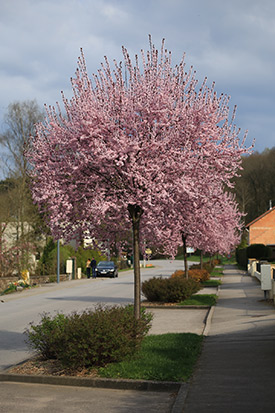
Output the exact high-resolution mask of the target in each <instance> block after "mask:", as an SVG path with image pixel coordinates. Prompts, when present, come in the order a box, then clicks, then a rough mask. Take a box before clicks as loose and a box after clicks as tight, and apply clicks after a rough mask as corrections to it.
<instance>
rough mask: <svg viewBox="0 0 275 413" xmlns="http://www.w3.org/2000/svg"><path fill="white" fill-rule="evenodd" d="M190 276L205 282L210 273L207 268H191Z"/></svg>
mask: <svg viewBox="0 0 275 413" xmlns="http://www.w3.org/2000/svg"><path fill="white" fill-rule="evenodd" d="M188 276H189V278H192V279H193V280H195V281H197V282H203V281H207V280H209V279H210V274H209V272H208V271H207V270H205V269H202V270H201V269H200V268H198V269H190V270H189V271H188Z"/></svg>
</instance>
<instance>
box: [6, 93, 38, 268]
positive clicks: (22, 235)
mask: <svg viewBox="0 0 275 413" xmlns="http://www.w3.org/2000/svg"><path fill="white" fill-rule="evenodd" d="M43 116H44V115H43V111H42V110H41V109H40V108H39V107H38V104H37V103H36V101H35V100H31V101H24V102H14V103H11V104H10V105H9V106H8V109H7V112H6V114H5V116H4V131H3V133H1V134H0V145H1V147H2V161H3V163H2V164H3V165H4V166H5V170H3V171H2V173H3V175H4V176H6V177H7V178H6V180H5V181H3V182H2V186H1V199H0V202H1V205H0V222H1V235H2V237H1V239H3V235H4V232H5V231H6V238H7V232H9V233H10V238H11V239H10V241H9V242H14V245H16V246H17V247H18V254H17V270H18V272H20V270H22V269H23V268H25V267H26V266H27V265H28V257H29V255H30V251H29V248H30V245H31V244H33V243H34V240H35V238H36V239H37V237H36V236H35V232H37V231H36V228H37V225H40V224H41V219H40V217H39V214H38V212H37V209H36V207H35V205H34V204H33V202H32V198H31V194H30V188H29V178H28V169H29V165H28V162H27V160H26V158H25V157H24V151H25V150H26V148H27V147H28V143H29V137H30V135H31V134H32V133H33V128H34V124H35V123H36V122H39V121H40V120H42V119H43ZM11 233H12V234H13V235H12V236H11ZM36 235H37V234H36ZM23 245H24V248H23Z"/></svg>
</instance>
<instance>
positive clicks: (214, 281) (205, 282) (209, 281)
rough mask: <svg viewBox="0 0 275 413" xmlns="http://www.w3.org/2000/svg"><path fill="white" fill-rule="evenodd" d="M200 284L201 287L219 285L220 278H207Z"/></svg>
mask: <svg viewBox="0 0 275 413" xmlns="http://www.w3.org/2000/svg"><path fill="white" fill-rule="evenodd" d="M201 285H202V286H203V287H218V286H219V285H221V281H220V280H207V281H203V282H201Z"/></svg>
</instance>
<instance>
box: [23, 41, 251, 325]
mask: <svg viewBox="0 0 275 413" xmlns="http://www.w3.org/2000/svg"><path fill="white" fill-rule="evenodd" d="M123 56H124V68H123V66H122V64H118V63H117V62H114V70H113V72H112V70H111V67H110V64H109V62H108V60H107V58H106V59H105V64H102V68H101V69H100V70H99V71H98V74H97V75H94V76H93V81H92V80H91V79H90V78H89V77H88V74H87V69H86V64H85V59H84V56H83V53H82V52H81V57H80V58H79V61H78V69H77V71H76V76H75V78H74V79H72V89H73V98H72V99H71V100H70V101H68V100H67V99H66V98H65V97H64V96H63V103H64V107H65V112H66V114H65V115H63V114H62V113H61V109H60V108H59V106H58V107H57V109H55V108H53V107H49V108H48V109H47V120H46V122H45V123H43V124H42V123H40V124H38V125H37V128H36V136H35V137H33V139H32V145H31V148H30V149H29V151H28V159H29V160H30V162H31V164H32V166H33V174H32V176H33V197H34V199H35V201H36V202H37V203H38V204H39V205H40V208H41V209H43V208H45V209H46V210H47V211H48V216H49V225H50V226H51V229H52V232H53V234H54V235H55V237H56V238H57V237H61V236H65V237H66V238H67V239H69V238H73V237H76V236H78V237H80V236H81V234H83V233H84V232H85V231H89V232H90V234H91V235H93V234H94V228H96V229H97V230H98V228H100V224H101V223H102V222H104V220H105V217H106V216H109V217H110V216H114V215H115V216H116V217H121V221H123V222H126V223H127V225H128V226H129V225H130V226H131V227H132V233H133V251H134V277H135V292H134V298H135V316H136V318H139V315H140V289H141V288H140V287H141V286H140V266H139V241H140V240H139V237H140V224H141V221H142V226H143V227H145V226H147V225H148V224H149V223H150V222H151V220H154V222H155V225H156V226H157V227H159V226H160V225H162V223H163V219H162V218H163V216H164V215H165V214H166V213H167V211H169V205H168V202H167V200H168V199H169V200H173V194H174V193H176V192H177V193H182V194H185V195H186V198H188V197H189V195H190V194H192V193H193V191H195V193H196V194H198V191H197V190H195V188H196V185H197V184H198V182H200V181H203V182H206V181H205V179H204V174H205V170H207V171H209V174H207V177H209V176H211V182H214V181H215V180H216V181H218V182H220V181H222V182H224V183H226V182H228V181H229V179H230V178H231V177H232V176H234V174H235V173H236V170H237V168H238V167H239V164H240V154H241V153H242V152H243V150H242V148H241V147H240V146H239V143H238V133H239V132H238V131H236V130H235V129H234V128H233V129H232V125H231V123H230V122H229V121H228V113H229V109H228V98H226V97H224V96H221V97H220V98H218V97H217V95H216V94H215V93H214V87H212V88H211V89H209V88H207V86H206V82H203V84H202V86H201V88H199V89H197V81H196V79H195V75H194V74H193V73H192V69H191V70H190V71H188V72H185V63H184V58H183V59H182V61H181V62H180V64H179V65H178V66H176V67H175V68H173V67H172V65H171V53H169V52H168V51H167V50H165V48H164V42H163V44H162V48H161V51H160V53H159V52H158V50H156V49H155V47H154V46H153V45H152V44H151V39H150V51H149V52H147V54H145V53H144V52H143V51H142V53H141V61H142V65H141V67H140V64H139V59H138V57H137V56H136V58H135V63H132V61H131V59H130V57H129V55H128V52H127V50H126V49H125V48H123ZM124 73H125V76H124ZM210 171H212V175H211V174H210ZM196 196H197V195H196ZM182 199H183V195H182ZM186 205H187V204H186ZM167 208H168V209H167ZM173 208H174V206H173V202H171V205H170V209H173ZM171 216H172V217H173V218H175V217H176V214H171ZM176 218H177V217H176ZM168 226H169V225H168ZM96 233H97V234H98V231H96Z"/></svg>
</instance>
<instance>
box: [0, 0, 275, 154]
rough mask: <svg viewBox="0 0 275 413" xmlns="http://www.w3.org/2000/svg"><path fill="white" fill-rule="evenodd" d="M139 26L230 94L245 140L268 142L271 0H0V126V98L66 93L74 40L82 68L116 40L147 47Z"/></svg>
mask: <svg viewBox="0 0 275 413" xmlns="http://www.w3.org/2000/svg"><path fill="white" fill-rule="evenodd" d="M149 34H151V36H152V40H153V43H154V44H155V46H156V48H158V49H160V47H161V41H162V39H163V38H165V44H166V48H167V49H168V50H170V51H171V52H172V63H173V65H176V64H177V63H179V62H180V60H181V58H182V55H183V54H184V53H186V57H185V62H186V65H187V68H189V67H190V66H193V67H194V69H195V70H196V76H197V78H198V80H199V82H201V81H202V80H203V79H204V77H205V76H207V79H208V82H207V84H208V85H209V86H211V84H212V82H213V81H215V85H216V86H215V90H216V91H217V93H218V94H221V93H224V94H226V95H229V96H230V97H231V98H230V108H231V110H233V108H234V106H235V105H237V114H236V118H235V123H236V126H237V127H240V128H241V135H240V136H241V137H242V136H243V135H244V134H245V131H246V130H248V136H247V139H246V146H250V145H251V144H252V142H253V140H254V139H255V150H256V151H259V152H262V151H263V150H264V149H266V148H272V147H274V146H275V104H274V103H275V77H274V75H275V2H274V0H228V1H221V0H167V1H163V0H139V1H137V0H98V1H97V0H0V39H1V41H0V132H3V131H4V130H5V123H4V114H5V113H6V112H7V108H8V105H9V104H10V103H13V102H15V101H25V100H33V99H36V100H37V102H38V104H39V105H40V106H41V108H42V107H43V105H44V104H47V105H55V104H56V102H57V101H58V102H61V91H64V93H65V96H66V97H68V98H70V97H71V84H70V78H71V77H73V76H74V74H75V70H76V68H77V59H78V56H79V54H80V48H83V50H84V54H85V59H86V63H87V69H88V73H89V75H91V76H92V74H93V73H95V72H96V71H97V70H98V69H99V68H100V64H101V62H103V60H104V56H105V55H106V56H107V57H108V58H109V60H110V61H112V60H113V59H116V60H117V61H120V60H122V51H121V48H122V46H125V47H126V48H127V49H128V52H129V53H130V56H131V57H134V56H135V54H139V55H140V50H141V49H144V50H148V47H149V42H148V35H149Z"/></svg>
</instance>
